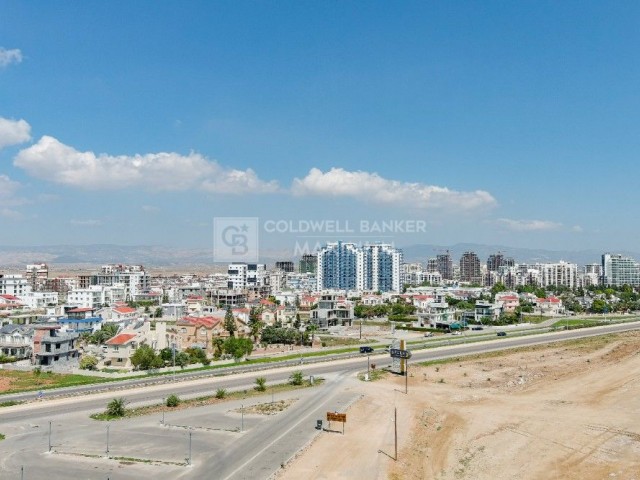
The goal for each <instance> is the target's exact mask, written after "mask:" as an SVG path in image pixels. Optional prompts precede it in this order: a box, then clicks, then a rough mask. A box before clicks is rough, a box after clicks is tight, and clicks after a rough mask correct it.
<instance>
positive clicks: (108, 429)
mask: <svg viewBox="0 0 640 480" xmlns="http://www.w3.org/2000/svg"><path fill="white" fill-rule="evenodd" d="M108 456H109V424H107V457H108Z"/></svg>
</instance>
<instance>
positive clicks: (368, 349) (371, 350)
mask: <svg viewBox="0 0 640 480" xmlns="http://www.w3.org/2000/svg"><path fill="white" fill-rule="evenodd" d="M371 352H373V348H371V347H360V353H371Z"/></svg>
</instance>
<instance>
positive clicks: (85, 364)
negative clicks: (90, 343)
mask: <svg viewBox="0 0 640 480" xmlns="http://www.w3.org/2000/svg"><path fill="white" fill-rule="evenodd" d="M96 365H98V359H97V358H96V357H94V356H93V355H84V356H83V357H82V358H81V359H80V369H81V370H95V369H96Z"/></svg>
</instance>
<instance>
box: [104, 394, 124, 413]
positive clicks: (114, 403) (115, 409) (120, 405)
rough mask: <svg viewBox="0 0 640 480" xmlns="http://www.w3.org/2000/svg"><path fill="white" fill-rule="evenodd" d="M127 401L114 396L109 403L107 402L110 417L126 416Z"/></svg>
mask: <svg viewBox="0 0 640 480" xmlns="http://www.w3.org/2000/svg"><path fill="white" fill-rule="evenodd" d="M125 405H126V401H125V399H124V398H122V397H120V398H114V399H113V400H111V401H110V402H109V403H107V415H109V416H110V417H124V415H125V413H126V412H127V410H126V408H125Z"/></svg>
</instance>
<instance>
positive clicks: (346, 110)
mask: <svg viewBox="0 0 640 480" xmlns="http://www.w3.org/2000/svg"><path fill="white" fill-rule="evenodd" d="M639 20H640V4H638V3H637V2H589V1H580V2H569V1H565V2H540V1H536V2H498V1H495V2H494V1H492V2H343V1H341V2H337V1H336V2H266V1H262V2H257V1H256V2H238V1H230V2H209V1H207V2H195V1H191V2H169V1H166V2H151V1H139V2H125V1H119V2H94V1H89V2H67V3H65V2H44V1H39V2H18V1H8V2H3V3H2V5H0V231H1V232H2V233H1V236H0V244H4V245H47V244H88V243H117V244H160V245H170V246H176V247H206V246H208V245H210V244H211V241H212V233H211V230H212V223H213V222H212V219H213V218H214V217H217V216H251V217H259V218H261V219H263V220H264V219H286V220H307V219H339V220H343V221H345V220H349V221H351V222H352V223H355V222H359V220H360V219H371V220H376V219H380V220H387V219H420V220H424V221H425V222H426V225H427V229H426V232H425V233H419V234H397V235H396V236H395V238H394V239H393V240H394V241H395V242H396V243H397V244H399V245H403V244H404V245H409V244H416V243H434V244H443V245H447V244H455V243H459V242H472V243H492V244H502V245H510V246H514V247H539V248H550V249H555V248H558V249H560V248H561V249H575V250H579V249H586V248H596V249H602V250H617V249H631V250H633V249H634V248H635V247H636V241H635V239H636V238H637V237H638V235H639V234H640V226H639V225H638V222H637V220H636V218H635V216H634V215H633V214H632V213H631V212H632V211H633V208H634V207H635V205H637V204H638V203H640V190H639V189H638V188H637V187H636V183H637V178H638V174H639V173H640V166H639V165H640V164H639V163H638V161H637V160H638V153H639V152H640V135H639V133H640V132H639V129H640V127H639V125H640V124H639V123H638V119H639V115H638V114H639V113H640V88H639V87H638V86H639V85H640V50H639V49H638V45H640V33H639V31H638V28H637V25H638V21H639ZM294 237H295V235H289V236H287V235H275V234H274V235H263V236H262V241H263V242H264V245H263V246H264V247H265V248H285V249H286V248H289V246H290V243H291V239H292V238H294ZM372 240H375V239H372Z"/></svg>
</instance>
